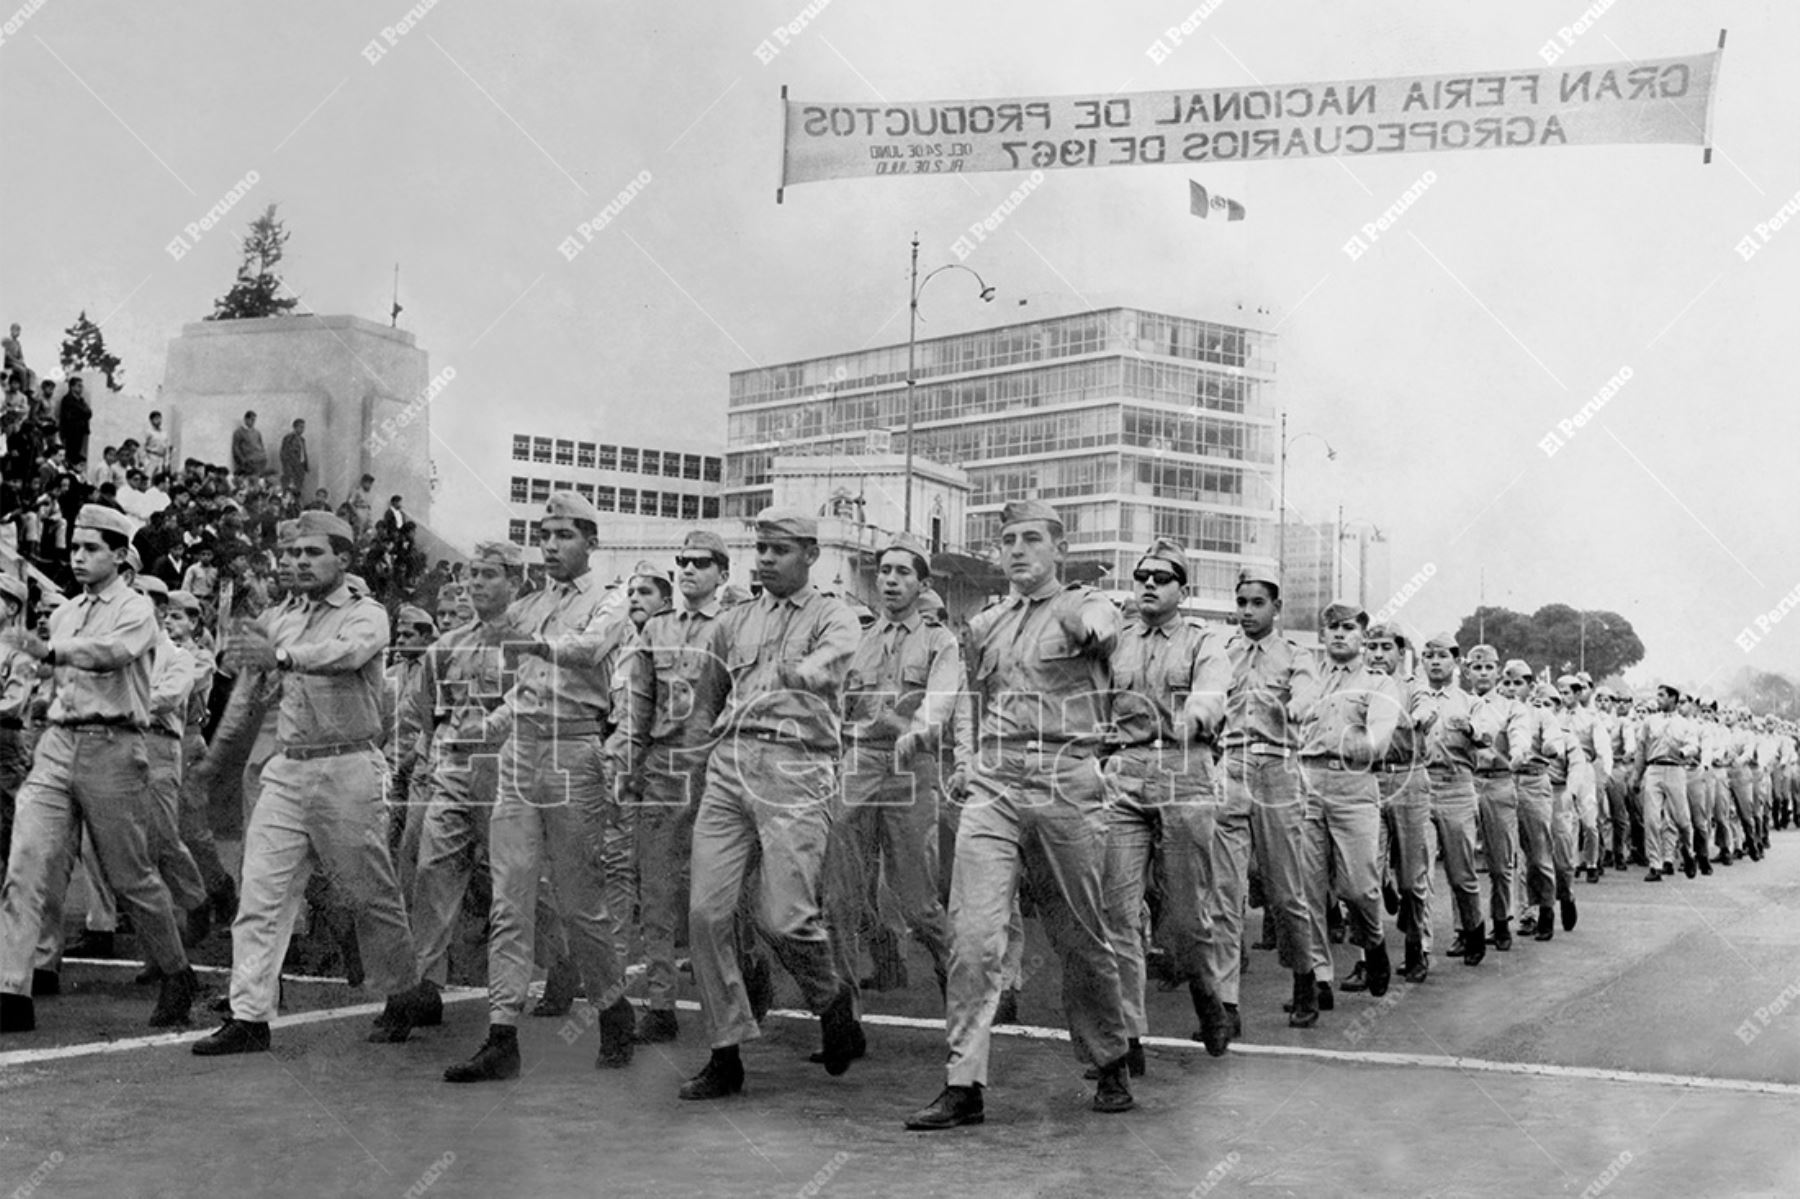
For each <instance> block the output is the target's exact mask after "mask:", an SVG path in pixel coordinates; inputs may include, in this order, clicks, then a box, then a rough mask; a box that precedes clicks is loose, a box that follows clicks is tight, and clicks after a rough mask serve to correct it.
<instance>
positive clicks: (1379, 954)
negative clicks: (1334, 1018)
mask: <svg viewBox="0 0 1800 1199" xmlns="http://www.w3.org/2000/svg"><path fill="white" fill-rule="evenodd" d="M1368 624H1369V614H1368V613H1367V612H1366V611H1364V610H1363V606H1362V605H1361V604H1358V603H1355V602H1352V601H1349V600H1336V601H1334V602H1332V603H1331V604H1329V605H1328V606H1327V607H1326V608H1325V611H1324V612H1322V613H1320V614H1319V628H1320V634H1321V638H1322V640H1323V641H1324V643H1325V656H1326V662H1325V664H1324V667H1323V669H1322V670H1321V671H1320V674H1319V686H1318V689H1317V690H1316V691H1315V692H1314V693H1313V701H1312V703H1311V704H1310V705H1309V706H1308V708H1307V710H1306V714H1305V718H1304V720H1303V722H1302V724H1301V728H1300V753H1299V757H1300V783H1301V786H1302V788H1303V793H1304V795H1305V803H1306V817H1305V820H1306V825H1305V827H1306V856H1305V865H1306V908H1307V914H1308V918H1309V919H1310V921H1311V924H1312V936H1311V941H1312V952H1313V958H1312V965H1313V970H1314V972H1315V977H1317V978H1318V979H1319V993H1320V996H1321V997H1323V995H1324V994H1325V989H1326V988H1327V987H1329V986H1330V985H1331V984H1330V981H1329V980H1330V979H1331V978H1332V977H1334V973H1333V967H1332V960H1331V940H1330V937H1329V936H1328V935H1327V931H1326V927H1325V906H1326V904H1328V903H1330V902H1331V901H1332V899H1334V898H1336V899H1341V900H1342V901H1343V902H1344V905H1345V907H1346V908H1347V909H1348V911H1349V925H1350V929H1349V932H1350V942H1351V944H1353V945H1359V946H1361V947H1362V950H1363V955H1364V977H1365V978H1366V979H1367V981H1368V986H1369V994H1370V995H1372V996H1374V997H1375V998H1377V999H1379V998H1380V997H1381V996H1383V995H1385V994H1387V989H1388V982H1389V980H1390V979H1391V978H1392V977H1393V966H1392V964H1391V963H1390V962H1389V960H1388V952H1387V941H1386V936H1385V933H1384V931H1383V928H1382V921H1381V873H1380V866H1379V861H1378V855H1379V850H1378V849H1377V845H1378V843H1379V840H1380V836H1381V787H1380V784H1378V783H1377V782H1376V781H1375V779H1376V776H1375V773H1374V771H1375V767H1376V765H1377V764H1378V763H1380V762H1382V761H1383V760H1384V759H1385V758H1386V757H1387V753H1388V748H1389V745H1390V743H1391V742H1392V741H1393V737H1394V729H1395V727H1396V726H1397V725H1398V722H1399V716H1400V703H1401V695H1400V692H1399V689H1398V688H1396V687H1395V686H1394V684H1393V681H1392V680H1391V679H1390V678H1389V677H1388V676H1387V675H1385V674H1381V673H1377V672H1375V671H1371V670H1369V669H1368V667H1367V666H1366V665H1365V664H1364V663H1363V652H1362V648H1363V630H1364V629H1366V628H1367V627H1368ZM1427 723H1428V724H1429V722H1427ZM1333 882H1335V883H1336V892H1335V895H1334V894H1333V891H1332V884H1333ZM1294 1003H1295V1011H1296V1013H1297V1012H1298V1011H1299V996H1298V992H1297V991H1296V995H1295V1000H1294ZM1321 1006H1323V1005H1321Z"/></svg>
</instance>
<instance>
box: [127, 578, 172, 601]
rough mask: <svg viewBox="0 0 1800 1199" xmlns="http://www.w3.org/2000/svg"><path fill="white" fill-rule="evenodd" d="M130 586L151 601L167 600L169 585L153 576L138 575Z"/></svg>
mask: <svg viewBox="0 0 1800 1199" xmlns="http://www.w3.org/2000/svg"><path fill="white" fill-rule="evenodd" d="M132 586H133V587H136V588H137V589H138V590H139V591H141V592H143V593H144V594H145V595H148V596H150V597H152V598H153V599H160V600H166V599H168V598H169V585H168V584H167V583H165V582H163V581H162V580H161V579H159V578H157V577H156V576H155V575H139V576H138V577H137V579H136V580H135V581H134V582H133V583H132Z"/></svg>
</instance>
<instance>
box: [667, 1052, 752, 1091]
mask: <svg viewBox="0 0 1800 1199" xmlns="http://www.w3.org/2000/svg"><path fill="white" fill-rule="evenodd" d="M743 1089H744V1062H743V1059H742V1058H740V1057H739V1056H738V1048H737V1046H736V1045H727V1046H726V1047H725V1048H723V1049H715V1050H713V1051H712V1057H710V1058H708V1059H707V1062H706V1066H705V1067H704V1068H703V1069H702V1070H701V1071H700V1073H698V1074H696V1075H694V1076H693V1077H692V1078H690V1079H688V1080H687V1081H686V1082H684V1083H682V1084H681V1097H682V1098H683V1099H723V1098H725V1096H727V1095H736V1094H738V1093H739V1092H741V1091H742V1090H743Z"/></svg>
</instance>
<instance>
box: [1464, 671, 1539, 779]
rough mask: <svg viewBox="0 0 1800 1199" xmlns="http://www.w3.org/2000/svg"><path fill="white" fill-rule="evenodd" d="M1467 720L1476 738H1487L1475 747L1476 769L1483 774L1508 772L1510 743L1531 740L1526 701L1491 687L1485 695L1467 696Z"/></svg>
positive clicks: (1510, 755) (1510, 767) (1522, 743)
mask: <svg viewBox="0 0 1800 1199" xmlns="http://www.w3.org/2000/svg"><path fill="white" fill-rule="evenodd" d="M1469 723H1470V724H1472V725H1474V727H1475V735H1476V737H1477V739H1478V741H1485V742H1486V744H1478V746H1477V748H1476V750H1475V769H1476V770H1478V771H1481V772H1482V773H1483V774H1498V773H1499V772H1500V771H1506V772H1508V773H1511V772H1512V769H1513V760H1512V748H1513V746H1514V745H1528V744H1529V743H1530V741H1531V737H1532V723H1531V715H1530V707H1529V705H1527V704H1522V703H1520V702H1519V701H1518V700H1516V699H1508V698H1506V696H1504V695H1502V694H1500V688H1499V687H1494V688H1492V689H1491V690H1489V691H1488V692H1487V693H1486V694H1485V695H1471V696H1469Z"/></svg>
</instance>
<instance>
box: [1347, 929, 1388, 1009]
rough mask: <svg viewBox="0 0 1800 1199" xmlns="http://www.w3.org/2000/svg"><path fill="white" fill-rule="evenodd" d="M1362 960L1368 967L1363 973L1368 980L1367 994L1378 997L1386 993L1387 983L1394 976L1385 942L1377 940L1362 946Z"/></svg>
mask: <svg viewBox="0 0 1800 1199" xmlns="http://www.w3.org/2000/svg"><path fill="white" fill-rule="evenodd" d="M1363 962H1364V963H1365V964H1366V966H1367V967H1368V969H1367V970H1366V972H1365V973H1366V974H1367V976H1368V980H1369V996H1370V998H1372V999H1380V998H1381V997H1382V996H1383V995H1386V994H1387V992H1388V983H1389V982H1391V981H1392V980H1393V976H1394V966H1393V963H1392V962H1390V961H1389V960H1388V951H1387V942H1385V941H1377V942H1375V944H1373V945H1365V946H1363ZM1344 989H1345V990H1346V991H1348V990H1349V989H1350V988H1349V987H1348V986H1346V987H1345V988H1344Z"/></svg>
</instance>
